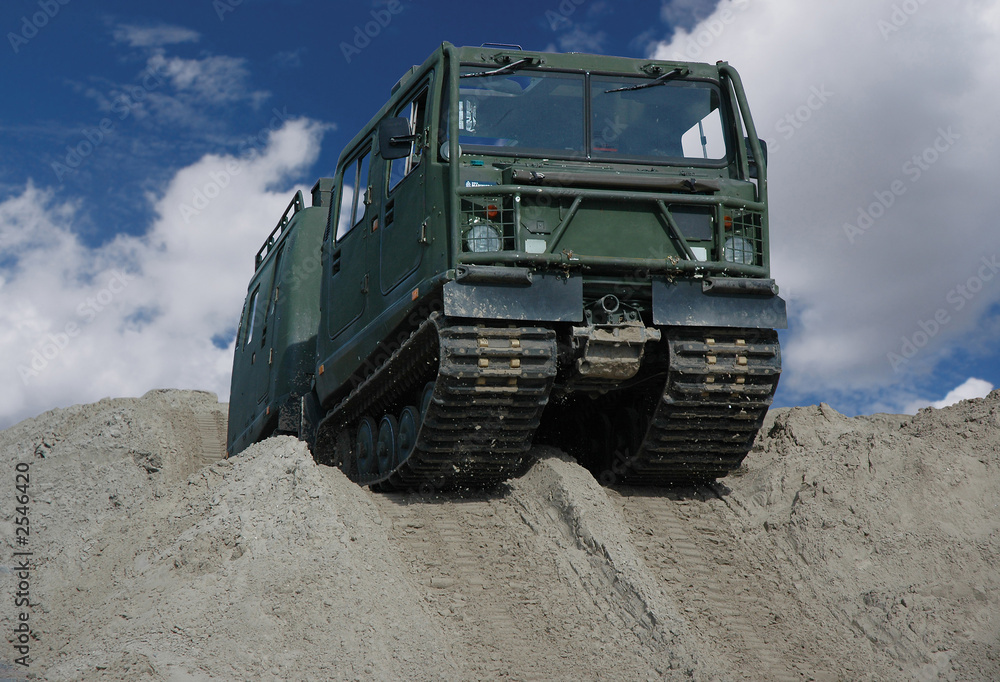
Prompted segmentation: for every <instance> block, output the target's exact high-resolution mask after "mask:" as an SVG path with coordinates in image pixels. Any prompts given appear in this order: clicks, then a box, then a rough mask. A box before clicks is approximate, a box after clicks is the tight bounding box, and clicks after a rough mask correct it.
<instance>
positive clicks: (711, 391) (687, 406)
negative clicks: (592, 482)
mask: <svg viewBox="0 0 1000 682" xmlns="http://www.w3.org/2000/svg"><path fill="white" fill-rule="evenodd" d="M667 342H668V343H669V348H670V358H669V363H670V364H669V371H668V374H667V384H666V388H665V389H664V391H663V394H662V396H661V397H660V399H659V401H658V403H657V406H656V409H655V411H654V413H653V414H652V416H651V417H650V419H649V425H648V428H647V430H646V434H645V437H644V438H643V440H642V443H641V444H640V446H639V447H638V449H637V451H636V453H635V455H633V456H632V457H629V458H628V459H627V461H626V462H625V463H624V466H623V467H621V469H620V471H621V473H620V474H619V476H618V479H617V480H618V481H620V482H623V483H629V484H633V485H678V484H689V483H699V482H704V481H711V480H714V479H716V478H720V477H723V476H725V475H727V474H728V473H730V472H731V471H733V470H734V469H736V468H737V467H739V465H740V463H741V462H742V461H743V458H744V457H746V454H747V452H749V451H750V448H751V446H752V445H753V441H754V438H755V437H756V435H757V431H758V430H759V429H760V426H761V424H763V421H764V416H765V415H766V414H767V410H768V408H769V407H770V405H771V400H772V398H773V397H774V392H775V390H776V389H777V387H778V377H779V375H780V374H781V352H780V350H779V347H778V335H777V332H775V331H773V330H758V329H702V328H697V329H694V328H692V329H674V330H671V331H670V332H669V334H668V335H667Z"/></svg>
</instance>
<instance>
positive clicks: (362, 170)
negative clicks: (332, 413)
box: [323, 142, 376, 338]
mask: <svg viewBox="0 0 1000 682" xmlns="http://www.w3.org/2000/svg"><path fill="white" fill-rule="evenodd" d="M371 155H372V154H371V143H370V142H369V143H368V144H367V145H365V146H364V147H362V149H361V150H360V151H359V152H358V153H357V154H356V155H354V156H352V157H351V159H350V160H349V161H348V162H347V164H346V165H345V166H344V169H343V171H342V172H341V173H340V174H338V180H339V182H340V188H339V194H340V206H339V210H338V211H337V215H336V216H335V217H334V218H333V223H332V226H331V229H332V230H333V231H334V234H333V247H332V251H331V254H330V259H329V260H328V261H327V262H328V265H327V267H328V268H329V272H328V273H327V276H326V277H324V278H323V279H324V281H325V283H326V284H325V286H326V287H327V291H326V292H325V293H326V296H325V300H326V301H327V306H328V310H327V311H326V313H327V315H326V318H327V328H328V333H329V335H330V338H334V337H336V336H338V335H339V334H341V333H342V332H343V331H344V330H345V329H347V327H349V326H350V325H351V324H352V323H353V322H355V321H356V320H358V319H359V318H360V317H361V316H362V314H363V313H364V312H365V308H366V306H367V304H368V292H369V289H370V282H369V279H370V278H369V265H368V255H367V251H368V248H369V247H368V244H369V242H371V241H372V237H371V235H372V227H373V222H374V221H375V217H376V211H375V210H373V208H372V207H371V206H370V205H371V203H372V201H371V197H372V186H371V179H370V178H371V177H372V176H371V174H370V172H369V169H370V165H371Z"/></svg>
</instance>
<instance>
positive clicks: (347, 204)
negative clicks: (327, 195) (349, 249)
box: [337, 148, 371, 241]
mask: <svg viewBox="0 0 1000 682" xmlns="http://www.w3.org/2000/svg"><path fill="white" fill-rule="evenodd" d="M370 156H371V149H370V148H369V149H366V150H365V151H364V152H363V153H362V154H361V155H360V156H358V157H357V158H355V159H354V160H353V161H351V162H350V163H348V164H347V167H346V168H344V175H343V177H342V178H341V188H340V217H339V218H338V220H337V241H340V240H341V239H342V238H343V237H344V235H346V234H347V233H348V232H350V231H351V230H352V229H354V228H355V227H356V226H357V225H358V224H360V223H361V221H362V220H364V218H365V211H366V209H367V200H368V197H369V192H368V160H369V157H370Z"/></svg>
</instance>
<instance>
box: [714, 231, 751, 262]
mask: <svg viewBox="0 0 1000 682" xmlns="http://www.w3.org/2000/svg"><path fill="white" fill-rule="evenodd" d="M722 251H723V256H722V257H723V258H725V259H726V260H727V261H729V262H730V263H736V264H738V265H753V264H754V263H756V262H757V254H756V253H755V252H754V248H753V244H752V243H751V242H750V240H749V239H744V238H743V237H730V238H729V239H727V240H726V243H725V244H724V245H723V247H722Z"/></svg>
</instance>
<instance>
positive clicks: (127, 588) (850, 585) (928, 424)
mask: <svg viewBox="0 0 1000 682" xmlns="http://www.w3.org/2000/svg"><path fill="white" fill-rule="evenodd" d="M225 410H226V406H225V405H224V404H218V403H217V402H216V399H215V397H214V396H212V395H210V394H206V393H192V392H181V391H154V392H152V393H150V394H147V395H146V396H144V397H143V398H139V399H119V400H104V401H101V402H99V403H96V404H94V405H84V406H76V407H73V408H69V409H67V410H56V411H53V412H49V413H47V414H44V415H42V416H40V417H38V418H35V419H31V420H27V421H25V422H22V423H21V424H18V425H16V426H14V427H12V428H10V429H7V430H6V431H3V432H0V471H3V472H6V473H5V474H4V478H3V479H2V480H5V481H6V483H0V485H3V486H5V487H6V490H4V492H3V493H2V495H0V500H2V501H3V505H2V510H0V531H2V534H3V538H4V539H5V541H6V545H5V549H4V551H5V553H6V555H7V558H5V561H4V565H5V566H10V565H12V564H11V561H10V558H12V556H13V552H14V551H16V550H18V549H24V548H23V547H22V548H16V547H14V545H13V538H14V537H15V536H14V525H13V521H14V517H15V504H14V502H13V498H14V493H15V491H14V489H13V484H14V470H15V464H16V463H17V462H27V463H29V464H30V469H31V494H32V498H33V500H32V502H31V505H30V510H29V514H30V521H31V531H32V535H31V537H30V544H29V545H28V546H27V548H28V549H30V551H32V552H33V553H34V554H33V557H32V558H33V559H34V561H35V564H34V565H33V568H32V571H31V579H30V582H31V587H30V591H31V599H32V602H33V603H35V606H34V607H33V608H32V609H31V610H30V612H29V616H30V623H31V627H32V632H33V639H32V640H31V645H30V646H31V656H32V664H31V666H30V668H28V669H27V670H25V669H23V668H22V667H21V666H17V665H15V664H13V661H14V658H15V657H16V656H17V654H16V653H15V652H14V649H13V647H12V645H11V644H8V643H5V644H4V647H5V649H4V651H3V653H2V654H0V678H2V677H4V676H5V675H7V676H11V677H24V676H25V674H26V673H28V672H30V673H33V674H35V675H38V676H39V677H44V678H45V679H49V680H78V679H108V680H132V679H151V680H186V679H193V680H200V679H220V680H221V679H316V680H321V679H358V680H366V679H498V678H499V679H537V680H549V679H565V680H580V679H677V680H680V679H698V680H716V679H734V680H740V679H751V680H772V679H775V680H802V679H820V680H838V679H844V680H862V679H875V680H897V679H927V680H936V679H956V680H992V679H1000V608H998V607H1000V569H998V565H1000V513H998V511H1000V509H998V504H1000V392H996V393H994V394H993V395H991V396H990V397H989V398H987V399H985V400H976V401H969V402H966V403H963V404H961V405H958V406H955V407H952V408H948V409H945V410H940V411H934V410H927V411H924V412H922V413H921V414H919V415H917V416H916V417H913V418H911V417H897V416H886V415H877V416H874V417H862V418H856V419H849V418H846V417H844V416H843V415H840V414H838V413H836V412H835V411H833V410H832V409H830V408H829V407H827V406H820V407H810V408H795V409H792V410H777V411H775V412H774V413H772V414H771V415H770V416H769V418H768V422H767V424H766V425H765V428H764V429H763V431H762V432H761V436H760V437H759V438H758V442H757V445H756V446H755V448H754V451H753V452H752V453H751V454H750V456H749V457H748V459H747V461H746V465H745V467H744V468H743V469H742V470H741V471H740V472H739V474H738V475H735V476H731V477H729V478H727V479H725V480H724V481H722V482H720V483H718V484H716V485H713V486H710V487H703V488H698V489H680V490H669V491H667V490H642V489H634V488H617V489H605V488H602V487H600V486H599V485H598V484H597V483H596V482H595V481H594V479H593V477H592V476H591V475H590V474H589V473H588V472H587V471H586V470H584V469H582V468H581V467H579V466H578V465H577V464H576V463H574V462H573V461H572V460H570V459H568V458H566V457H565V456H563V455H562V454H561V453H559V452H558V451H555V450H553V449H546V448H539V449H538V451H537V453H536V454H538V456H539V462H538V463H537V464H536V465H535V466H534V467H533V468H532V469H531V470H530V471H529V472H528V473H527V474H526V475H525V476H523V477H522V478H520V479H516V480H513V481H510V482H509V483H507V484H505V485H503V486H501V487H500V488H498V489H496V490H493V491H488V492H485V493H483V492H480V493H468V494H465V495H457V494H451V495H433V496H420V495H404V494H393V495H384V494H375V493H371V492H369V491H367V490H363V489H360V488H358V487H357V486H356V485H354V484H353V483H351V482H350V481H348V480H347V479H346V478H344V476H343V475H342V474H341V473H340V472H339V471H338V470H335V469H330V468H326V467H321V466H317V465H316V464H315V463H314V462H313V461H312V459H311V457H310V456H309V453H308V451H307V450H306V449H305V447H304V446H303V445H302V444H300V443H298V442H297V441H295V440H293V439H291V438H276V439H271V440H268V441H265V442H264V443H261V444H258V445H256V446H254V447H252V448H250V449H249V450H248V451H246V452H245V453H244V454H243V455H241V456H240V457H238V458H235V459H233V460H222V459H220V457H221V456H222V440H223V438H224V431H225ZM0 579H2V580H0V585H2V586H3V591H4V597H3V604H4V605H3V607H2V608H0V616H2V620H3V622H2V627H3V628H4V631H5V632H7V633H11V632H12V631H13V626H14V618H16V616H17V614H18V612H20V611H22V610H23V609H19V608H15V607H14V600H13V594H14V591H15V589H16V583H17V578H16V575H15V573H13V572H11V571H10V570H2V571H0ZM8 639H10V635H8Z"/></svg>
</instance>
